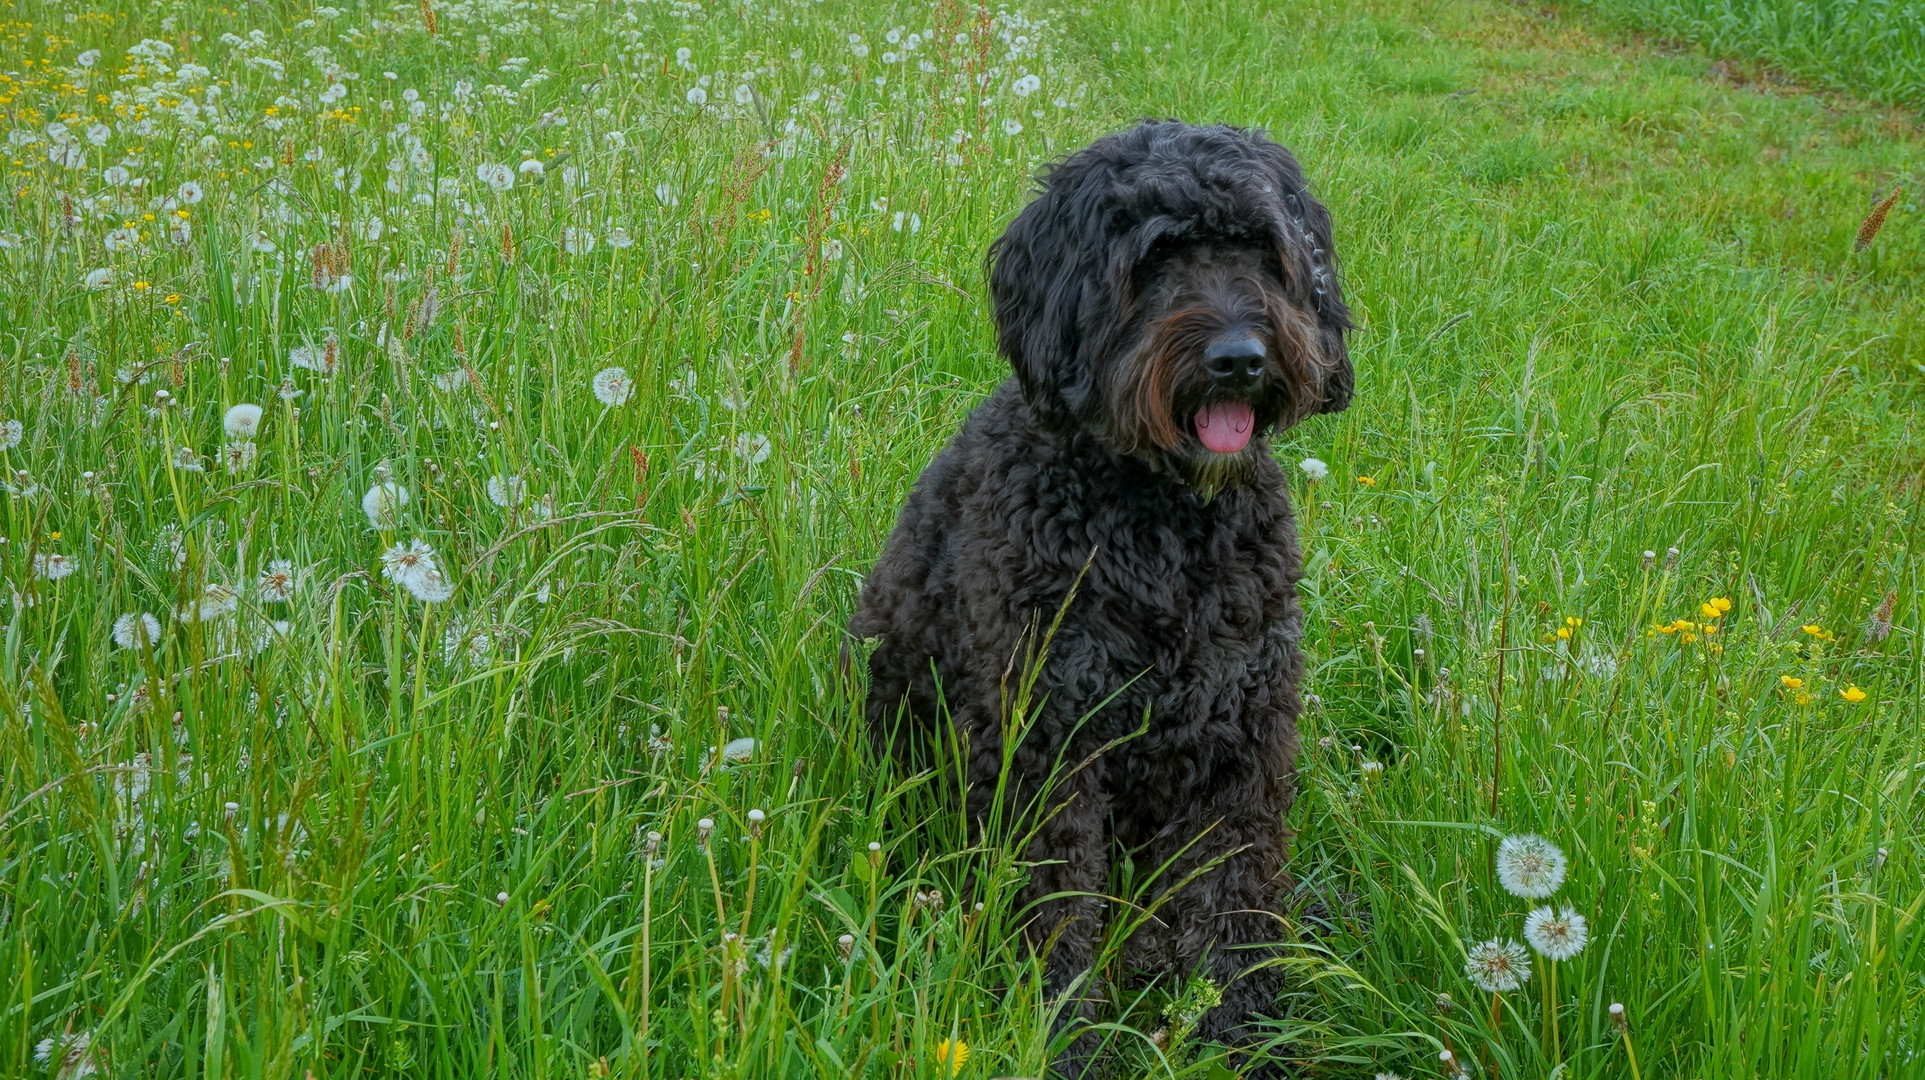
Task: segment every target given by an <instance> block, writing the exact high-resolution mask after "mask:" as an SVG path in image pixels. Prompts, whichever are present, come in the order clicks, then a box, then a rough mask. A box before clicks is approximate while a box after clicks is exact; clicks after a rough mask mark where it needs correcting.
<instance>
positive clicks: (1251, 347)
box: [1203, 335, 1264, 386]
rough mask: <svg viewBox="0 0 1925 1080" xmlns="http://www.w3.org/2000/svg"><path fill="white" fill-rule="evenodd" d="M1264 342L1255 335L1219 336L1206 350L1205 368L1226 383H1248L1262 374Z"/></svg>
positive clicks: (1215, 377)
mask: <svg viewBox="0 0 1925 1080" xmlns="http://www.w3.org/2000/svg"><path fill="white" fill-rule="evenodd" d="M1263 358H1264V348H1263V342H1262V341H1259V340H1258V339H1257V338H1255V337H1254V336H1249V335H1245V336H1242V337H1227V338H1219V339H1217V340H1216V341H1213V342H1211V343H1210V344H1209V345H1208V346H1207V347H1205V348H1204V350H1203V369H1204V370H1205V371H1208V372H1209V373H1210V377H1211V378H1212V379H1215V380H1216V381H1217V382H1218V383H1220V384H1222V385H1225V386H1248V385H1250V384H1251V383H1254V382H1256V381H1257V380H1258V379H1259V378H1261V377H1262V376H1263Z"/></svg>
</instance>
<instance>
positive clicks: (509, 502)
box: [488, 474, 528, 508]
mask: <svg viewBox="0 0 1925 1080" xmlns="http://www.w3.org/2000/svg"><path fill="white" fill-rule="evenodd" d="M527 497H528V485H527V484H526V483H524V482H523V481H522V479H521V476H520V474H510V475H508V476H501V475H495V476H490V477H489V478H488V501H489V502H491V503H494V504H495V505H496V506H499V507H503V508H506V507H510V506H519V505H520V504H521V501H522V500H523V499H525V498H527Z"/></svg>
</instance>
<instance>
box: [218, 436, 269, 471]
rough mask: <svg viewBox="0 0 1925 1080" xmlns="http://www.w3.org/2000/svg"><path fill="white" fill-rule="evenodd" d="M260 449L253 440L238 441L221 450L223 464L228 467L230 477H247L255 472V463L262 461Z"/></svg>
mask: <svg viewBox="0 0 1925 1080" xmlns="http://www.w3.org/2000/svg"><path fill="white" fill-rule="evenodd" d="M260 456H261V450H260V447H258V446H256V445H254V440H252V439H236V440H234V441H233V442H231V443H228V444H227V445H226V446H224V447H222V448H221V464H223V465H225V466H226V467H227V472H228V475H230V476H246V475H248V474H249V473H252V472H253V471H254V463H255V462H256V461H257V460H259V459H260Z"/></svg>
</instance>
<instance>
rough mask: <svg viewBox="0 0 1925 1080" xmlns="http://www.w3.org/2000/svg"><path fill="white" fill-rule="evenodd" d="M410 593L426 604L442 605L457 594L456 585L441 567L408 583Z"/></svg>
mask: <svg viewBox="0 0 1925 1080" xmlns="http://www.w3.org/2000/svg"><path fill="white" fill-rule="evenodd" d="M408 591H409V592H410V593H412V594H414V598H415V599H416V600H419V601H421V602H422V603H424V604H440V603H444V602H446V601H447V599H448V598H449V597H451V596H453V595H454V594H455V585H454V582H452V581H449V580H448V575H446V574H444V573H442V572H441V568H440V567H435V568H433V569H431V570H428V571H427V572H425V573H423V574H420V575H418V576H417V577H415V578H414V580H412V581H410V582H408Z"/></svg>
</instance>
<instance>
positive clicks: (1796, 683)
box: [1778, 675, 1805, 690]
mask: <svg viewBox="0 0 1925 1080" xmlns="http://www.w3.org/2000/svg"><path fill="white" fill-rule="evenodd" d="M1778 681H1779V682H1781V683H1784V684H1785V689H1787V690H1797V689H1800V688H1802V687H1803V686H1804V685H1805V680H1803V679H1801V678H1799V677H1798V676H1796V675H1780V676H1778Z"/></svg>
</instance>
